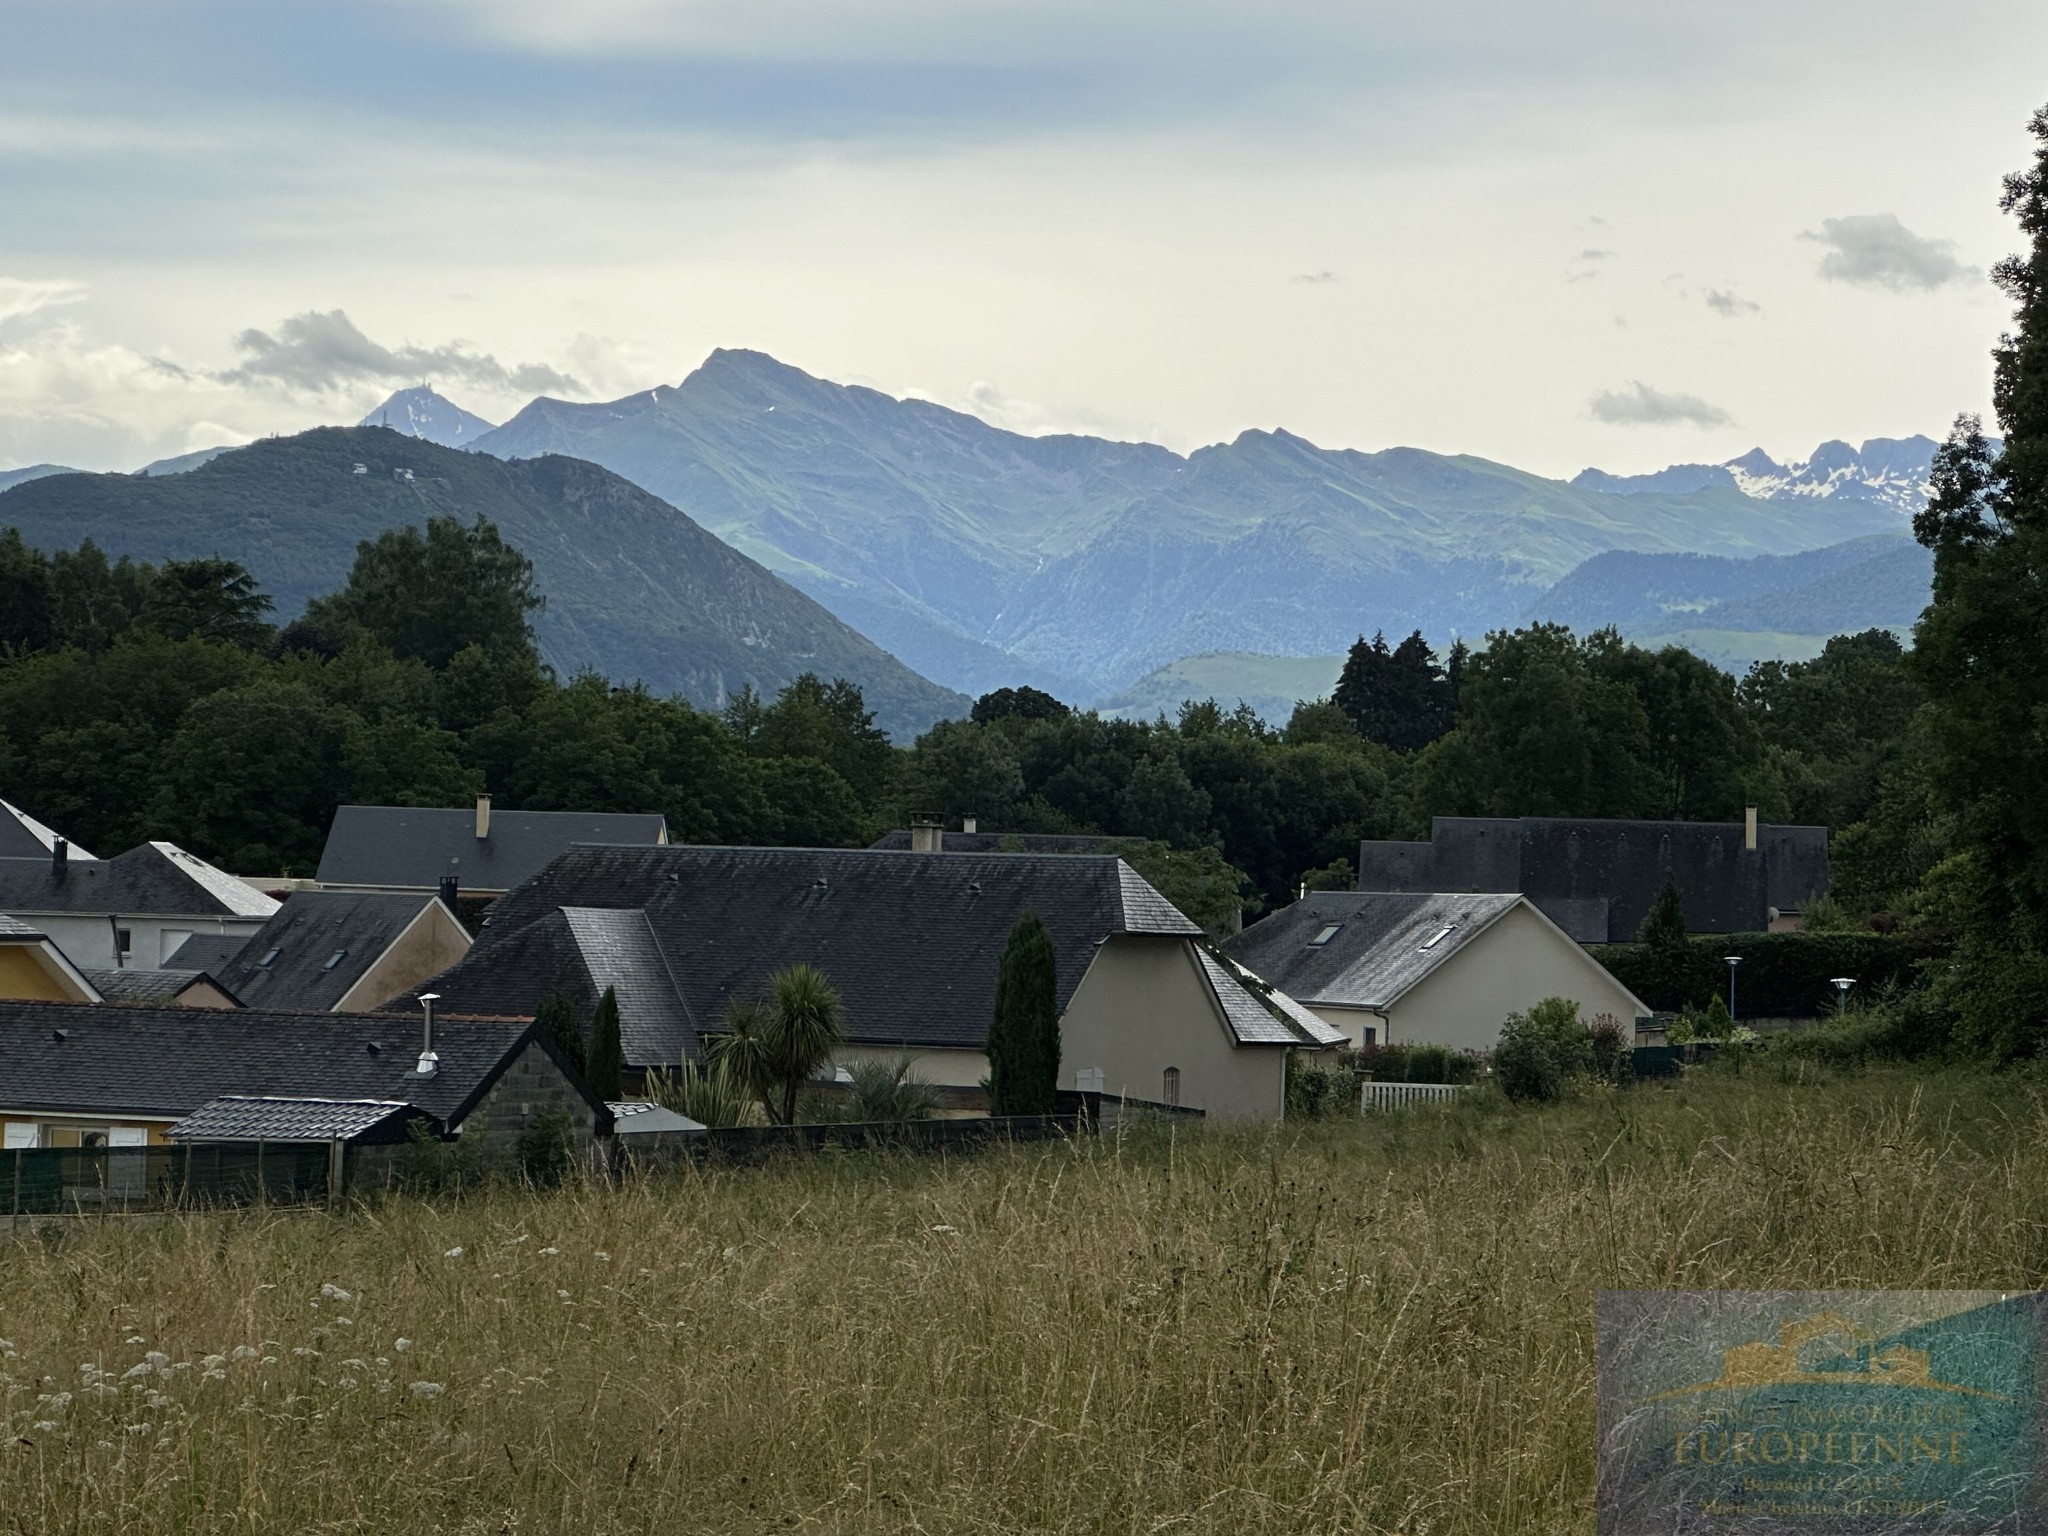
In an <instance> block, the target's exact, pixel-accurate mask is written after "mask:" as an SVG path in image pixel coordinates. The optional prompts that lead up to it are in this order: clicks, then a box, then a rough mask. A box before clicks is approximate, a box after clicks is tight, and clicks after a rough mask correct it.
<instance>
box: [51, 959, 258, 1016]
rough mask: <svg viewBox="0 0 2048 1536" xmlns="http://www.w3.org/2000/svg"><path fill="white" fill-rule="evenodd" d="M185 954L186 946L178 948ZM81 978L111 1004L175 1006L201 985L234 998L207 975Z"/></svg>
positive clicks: (92, 974) (132, 973)
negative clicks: (170, 1004) (186, 993)
mask: <svg viewBox="0 0 2048 1536" xmlns="http://www.w3.org/2000/svg"><path fill="white" fill-rule="evenodd" d="M183 952H184V946H182V945H181V946H179V953H181V954H182V953H183ZM79 974H80V975H82V976H83V977H84V978H85V979H86V980H87V981H89V982H91V983H92V989H93V991H95V992H97V993H99V995H100V996H101V997H103V998H105V999H106V1000H107V1001H108V1002H110V1003H121V1004H124V1005H127V1004H136V1003H175V1002H176V1001H177V1000H178V999H179V998H180V997H182V996H183V995H184V993H185V990H186V989H187V988H188V987H192V986H195V985H197V984H198V983H200V982H202V981H211V982H213V984H214V985H215V986H217V987H220V989H221V991H223V992H226V993H227V994H228V996H229V997H231V998H232V997H234V995H235V994H234V992H233V990H232V989H231V988H228V987H224V986H221V984H220V982H218V981H216V980H214V978H213V977H211V976H209V975H207V974H206V972H204V971H180V970H169V969H166V970H159V971H141V970H124V971H101V970H91V971H87V970H81V971H80V972H79Z"/></svg>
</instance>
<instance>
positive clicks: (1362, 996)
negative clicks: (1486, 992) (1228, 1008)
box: [1223, 891, 1522, 1009]
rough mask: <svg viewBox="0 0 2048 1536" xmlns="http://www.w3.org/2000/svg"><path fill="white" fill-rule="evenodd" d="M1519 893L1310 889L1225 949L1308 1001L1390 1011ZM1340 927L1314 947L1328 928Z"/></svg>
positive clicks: (1507, 907)
mask: <svg viewBox="0 0 2048 1536" xmlns="http://www.w3.org/2000/svg"><path fill="white" fill-rule="evenodd" d="M1521 900H1522V897H1521V896H1519V895H1516V894H1513V893H1506V894H1500V893H1487V894H1476V895H1475V894H1468V893H1459V894H1450V895H1444V894H1431V893H1416V892H1405V891H1313V892H1311V893H1310V894H1309V895H1308V896H1307V897H1306V898H1305V899H1303V900H1301V901H1297V902H1295V903H1294V904H1293V905H1292V906H1289V907H1282V908H1281V909H1280V910H1279V911H1278V912H1275V913H1274V914H1273V915H1272V916H1271V917H1267V918H1264V919H1261V920H1260V921H1259V922H1256V923H1254V924H1252V926H1251V927H1249V928H1247V929H1245V930H1244V932H1242V933H1240V934H1238V935H1236V936H1235V937H1234V938H1232V939H1231V940H1229V942H1228V943H1226V944H1225V945H1224V946H1223V947H1224V951H1225V953H1226V954H1228V955H1229V956H1230V958H1231V959H1233V960H1235V961H1237V962H1238V963H1239V964H1241V965H1243V966H1246V967H1247V968H1249V969H1250V970H1251V971H1253V972H1254V973H1256V974H1257V975H1259V976H1263V977H1264V978H1266V980H1268V981H1269V982H1271V983H1272V984H1273V985H1274V986H1276V987H1278V988H1279V989H1280V990H1281V991H1283V992H1285V993H1287V994H1289V995H1290V996H1292V997H1294V998H1297V999H1299V1000H1300V1001H1302V1002H1304V1003H1308V1004H1311V1005H1313V1004H1316V1003H1328V1004H1331V1005H1333V1006H1336V1007H1342V1008H1372V1009H1382V1008H1390V1007H1392V1006H1393V1005H1394V1003H1395V1002H1397V1001H1398V1000H1399V999H1400V998H1401V997H1402V995H1403V994H1405V993H1406V992H1408V991H1409V990H1410V989H1411V988H1412V987H1414V986H1415V985H1416V983H1418V982H1419V981H1421V980H1422V979H1423V977H1425V976H1427V975H1429V973H1430V972H1431V971H1433V970H1435V969H1436V968H1437V967H1438V966H1440V965H1442V964H1443V963H1444V962H1445V961H1446V960H1448V959H1449V958H1450V957H1451V956H1452V955H1454V954H1456V953H1457V952H1458V951H1459V950H1460V949H1462V948H1463V947H1464V946H1465V945H1466V944H1468V943H1470V942H1471V941H1472V939H1473V938H1475V937H1476V936H1477V935H1479V934H1480V933H1482V932H1484V931H1485V930H1486V929H1487V928H1488V927H1489V926H1490V925H1491V924H1493V923H1494V922H1496V921H1498V920H1499V919H1500V918H1501V917H1502V916H1504V915H1505V914H1506V913H1508V912H1510V911H1512V910H1513V909H1514V907H1515V906H1516V904H1517V903H1519V902H1520V901H1521ZM1330 927H1334V928H1335V929H1336V930H1337V931H1336V932H1335V933H1334V934H1332V935H1331V936H1330V938H1329V939H1328V941H1327V942H1325V943H1322V944H1313V943H1311V942H1310V941H1311V940H1312V939H1314V938H1316V937H1317V936H1318V935H1319V934H1320V933H1321V932H1322V930H1323V929H1325V928H1330Z"/></svg>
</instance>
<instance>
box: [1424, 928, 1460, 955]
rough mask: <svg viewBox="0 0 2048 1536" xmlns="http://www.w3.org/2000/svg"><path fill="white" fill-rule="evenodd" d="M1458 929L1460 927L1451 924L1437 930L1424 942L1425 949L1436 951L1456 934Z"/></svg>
mask: <svg viewBox="0 0 2048 1536" xmlns="http://www.w3.org/2000/svg"><path fill="white" fill-rule="evenodd" d="M1457 927H1458V925H1457V924H1456V923H1450V924H1447V925H1445V926H1444V927H1442V928H1439V929H1437V931H1436V932H1435V933H1432V934H1431V935H1430V936H1429V937H1428V938H1427V939H1426V940H1424V941H1423V945H1422V947H1423V948H1424V949H1435V948H1436V947H1437V945H1439V944H1441V943H1443V941H1444V940H1445V939H1448V938H1449V937H1450V936H1451V935H1452V934H1453V933H1454V932H1456V931H1457Z"/></svg>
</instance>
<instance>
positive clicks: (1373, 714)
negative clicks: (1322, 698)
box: [1331, 629, 1457, 752]
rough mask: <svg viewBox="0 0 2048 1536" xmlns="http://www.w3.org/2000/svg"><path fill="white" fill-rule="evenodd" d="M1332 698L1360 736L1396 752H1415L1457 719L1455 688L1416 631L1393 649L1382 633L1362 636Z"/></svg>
mask: <svg viewBox="0 0 2048 1536" xmlns="http://www.w3.org/2000/svg"><path fill="white" fill-rule="evenodd" d="M1331 697H1332V699H1333V700H1334V702H1335V703H1336V705H1337V707H1338V708H1339V709H1341V710H1343V711H1344V713H1345V715H1346V716H1348V717H1349V718H1350V720H1351V722H1352V724H1353V725H1354V726H1355V727H1356V728H1357V731H1358V734H1359V735H1361V736H1363V737H1364V738H1365V739H1366V740H1367V741H1377V742H1379V743H1380V744H1381V745H1383V746H1388V747H1392V748H1393V749H1394V750H1395V751H1396V752H1415V751H1419V750H1420V749H1421V748H1423V747H1426V746H1428V745H1429V744H1430V743H1431V742H1432V741H1435V740H1436V739H1437V738H1438V737H1439V736H1441V735H1443V734H1444V733H1445V732H1446V731H1448V730H1450V728H1451V727H1452V725H1453V724H1455V723H1456V717H1457V697H1456V692H1455V689H1454V687H1453V685H1452V682H1451V679H1450V678H1449V677H1448V676H1447V675H1446V674H1445V672H1444V669H1443V668H1442V667H1441V666H1439V665H1438V664H1437V659H1436V653H1435V652H1434V651H1432V650H1431V649H1430V648H1429V642H1428V641H1427V640H1425V639H1423V638H1422V631H1421V630H1419V629H1418V630H1416V631H1415V632H1414V633H1413V634H1411V635H1410V636H1409V637H1408V638H1407V639H1406V640H1403V641H1402V642H1401V643H1400V644H1399V645H1397V646H1395V647H1394V648H1393V649H1392V650H1388V649H1387V637H1386V635H1385V634H1376V635H1374V636H1373V637H1372V642H1371V643H1370V644H1367V642H1366V640H1365V638H1364V637H1363V636H1360V637H1359V640H1358V643H1357V644H1356V645H1354V646H1352V647H1351V654H1350V655H1348V656H1347V657H1345V659H1344V670H1343V672H1342V674H1340V675H1339V677H1338V679H1337V691H1336V692H1335V693H1334V694H1333V695H1332V696H1331Z"/></svg>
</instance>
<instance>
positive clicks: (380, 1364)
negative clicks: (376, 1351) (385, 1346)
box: [377, 1355, 391, 1366]
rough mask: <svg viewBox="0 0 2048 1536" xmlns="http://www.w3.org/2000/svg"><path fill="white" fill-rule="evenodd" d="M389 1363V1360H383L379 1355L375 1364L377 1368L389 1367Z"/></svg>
mask: <svg viewBox="0 0 2048 1536" xmlns="http://www.w3.org/2000/svg"><path fill="white" fill-rule="evenodd" d="M390 1363H391V1362H390V1361H389V1360H387V1359H385V1358H384V1357H383V1356H382V1355H379V1356H378V1357H377V1364H378V1365H379V1366H387V1365H389V1364H390Z"/></svg>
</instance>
